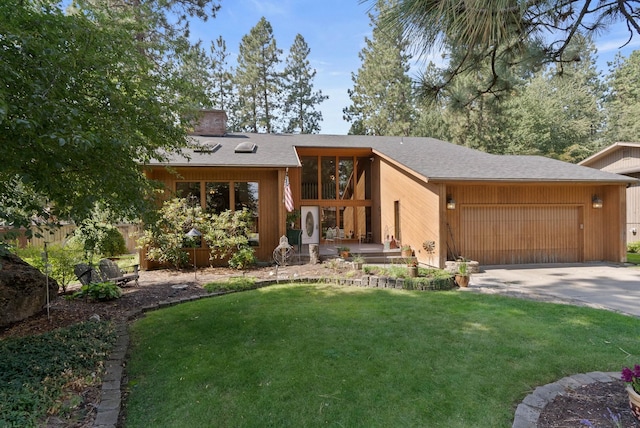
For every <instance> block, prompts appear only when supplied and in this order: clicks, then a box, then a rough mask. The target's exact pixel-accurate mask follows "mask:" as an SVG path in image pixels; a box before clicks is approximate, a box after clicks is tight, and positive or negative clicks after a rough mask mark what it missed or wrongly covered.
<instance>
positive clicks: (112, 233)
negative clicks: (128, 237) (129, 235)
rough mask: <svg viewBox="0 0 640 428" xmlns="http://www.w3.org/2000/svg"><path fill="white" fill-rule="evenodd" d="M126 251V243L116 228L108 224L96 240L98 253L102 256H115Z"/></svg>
mask: <svg viewBox="0 0 640 428" xmlns="http://www.w3.org/2000/svg"><path fill="white" fill-rule="evenodd" d="M126 252H127V244H126V243H125V242H124V237H123V236H122V233H120V231H119V230H118V228H116V227H114V226H109V227H107V228H106V229H105V230H104V233H103V234H102V236H101V237H100V240H99V241H98V253H100V254H101V255H103V256H104V257H115V256H119V255H121V254H125V253H126Z"/></svg>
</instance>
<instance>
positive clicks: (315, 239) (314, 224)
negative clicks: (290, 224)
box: [300, 207, 320, 244]
mask: <svg viewBox="0 0 640 428" xmlns="http://www.w3.org/2000/svg"><path fill="white" fill-rule="evenodd" d="M300 212H301V214H302V218H301V219H300V220H301V222H302V244H319V243H320V208H319V207H301V208H300Z"/></svg>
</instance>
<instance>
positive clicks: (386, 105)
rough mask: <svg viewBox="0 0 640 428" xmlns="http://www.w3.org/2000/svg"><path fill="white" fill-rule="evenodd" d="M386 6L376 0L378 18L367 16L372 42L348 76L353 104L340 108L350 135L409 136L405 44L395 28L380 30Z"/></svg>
mask: <svg viewBox="0 0 640 428" xmlns="http://www.w3.org/2000/svg"><path fill="white" fill-rule="evenodd" d="M388 7H389V4H388V3H387V1H385V0H379V1H378V2H377V4H376V10H377V11H378V16H377V17H376V16H374V15H373V14H369V18H370V19H371V23H370V25H371V27H372V28H373V35H372V39H369V38H365V43H366V46H365V47H364V48H363V49H362V51H361V52H360V53H359V54H358V56H359V58H360V60H361V61H362V66H361V67H360V68H359V69H358V72H357V74H353V73H352V75H351V80H352V81H353V84H354V86H353V89H350V90H349V97H350V98H351V101H352V105H351V106H349V107H346V108H345V109H343V113H344V119H345V120H347V121H348V122H351V123H352V126H351V129H350V131H349V133H350V134H367V135H410V133H411V122H412V116H413V113H414V108H413V105H412V96H411V79H410V78H409V76H408V75H407V72H408V71H409V59H410V58H411V56H410V55H409V54H407V53H406V47H407V43H406V42H405V41H404V40H403V38H402V32H401V31H400V30H399V29H398V28H397V27H393V28H391V27H389V28H382V27H380V26H379V25H378V21H379V20H380V19H382V17H383V16H384V14H385V13H386V11H387V10H388Z"/></svg>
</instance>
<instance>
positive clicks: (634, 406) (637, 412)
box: [627, 385, 640, 421]
mask: <svg viewBox="0 0 640 428" xmlns="http://www.w3.org/2000/svg"><path fill="white" fill-rule="evenodd" d="M627 394H629V407H631V413H633V416H634V417H635V418H636V419H637V420H639V421H640V394H638V393H637V392H635V391H634V390H633V388H632V387H631V385H627Z"/></svg>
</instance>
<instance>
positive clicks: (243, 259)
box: [229, 246, 256, 269]
mask: <svg viewBox="0 0 640 428" xmlns="http://www.w3.org/2000/svg"><path fill="white" fill-rule="evenodd" d="M255 263H256V256H255V250H254V249H253V248H252V247H249V246H242V247H240V248H239V249H238V251H236V252H235V253H233V255H232V256H231V257H230V258H229V267H232V268H235V269H247V268H248V267H250V266H252V265H254V264H255Z"/></svg>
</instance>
